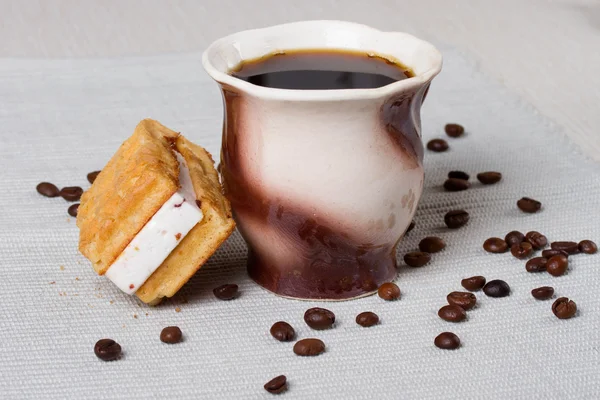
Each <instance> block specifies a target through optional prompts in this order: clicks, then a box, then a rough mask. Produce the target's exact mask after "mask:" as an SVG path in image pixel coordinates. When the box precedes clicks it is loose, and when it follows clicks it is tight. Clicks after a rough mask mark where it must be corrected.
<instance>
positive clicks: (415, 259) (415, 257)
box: [404, 251, 431, 268]
mask: <svg viewBox="0 0 600 400" xmlns="http://www.w3.org/2000/svg"><path fill="white" fill-rule="evenodd" d="M430 260H431V255H430V254H429V253H426V252H424V251H411V252H408V253H406V254H405V255H404V262H405V263H406V265H408V266H409V267H413V268H418V267H422V266H424V265H425V264H427V263H428V262H429V261H430Z"/></svg>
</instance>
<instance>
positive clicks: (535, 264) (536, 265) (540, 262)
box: [525, 257, 548, 272]
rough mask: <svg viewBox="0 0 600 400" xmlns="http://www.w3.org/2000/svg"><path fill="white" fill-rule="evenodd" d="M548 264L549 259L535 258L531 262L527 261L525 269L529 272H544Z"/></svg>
mask: <svg viewBox="0 0 600 400" xmlns="http://www.w3.org/2000/svg"><path fill="white" fill-rule="evenodd" d="M547 264H548V259H547V258H545V257H534V258H532V259H531V260H529V261H527V264H525V269H526V270H527V272H543V271H545V270H546V265H547Z"/></svg>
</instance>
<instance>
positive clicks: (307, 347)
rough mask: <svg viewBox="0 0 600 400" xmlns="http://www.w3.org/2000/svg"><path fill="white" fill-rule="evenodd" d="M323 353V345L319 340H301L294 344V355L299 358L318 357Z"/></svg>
mask: <svg viewBox="0 0 600 400" xmlns="http://www.w3.org/2000/svg"><path fill="white" fill-rule="evenodd" d="M324 351H325V343H323V342H322V341H321V340H319V339H313V338H311V339H302V340H299V341H297V342H296V344H294V353H296V354H297V355H299V356H318V355H319V354H321V353H323V352H324Z"/></svg>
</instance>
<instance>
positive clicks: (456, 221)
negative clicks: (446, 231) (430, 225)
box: [444, 210, 469, 229]
mask: <svg viewBox="0 0 600 400" xmlns="http://www.w3.org/2000/svg"><path fill="white" fill-rule="evenodd" d="M467 222H469V213H468V212H466V211H465V210H452V211H448V212H447V213H446V215H444V223H446V226H447V227H448V228H450V229H458V228H460V227H462V226H464V225H466V224H467Z"/></svg>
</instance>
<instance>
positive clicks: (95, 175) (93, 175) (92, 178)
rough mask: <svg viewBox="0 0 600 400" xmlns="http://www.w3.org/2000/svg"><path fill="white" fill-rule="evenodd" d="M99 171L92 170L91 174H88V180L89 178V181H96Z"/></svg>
mask: <svg viewBox="0 0 600 400" xmlns="http://www.w3.org/2000/svg"><path fill="white" fill-rule="evenodd" d="M99 173H100V171H94V172H90V173H89V174H87V180H88V182H89V183H94V181H95V180H96V178H97V177H98V174H99Z"/></svg>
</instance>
